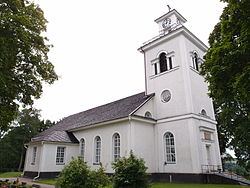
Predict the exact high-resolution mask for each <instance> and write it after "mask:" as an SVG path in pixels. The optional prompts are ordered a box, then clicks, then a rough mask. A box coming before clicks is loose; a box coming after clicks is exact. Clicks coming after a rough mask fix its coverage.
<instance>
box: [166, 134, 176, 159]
mask: <svg viewBox="0 0 250 188" xmlns="http://www.w3.org/2000/svg"><path fill="white" fill-rule="evenodd" d="M167 136H169V137H167ZM171 136H172V137H171ZM163 140H164V150H165V152H164V159H165V164H176V161H177V159H176V148H175V137H174V134H173V133H171V132H166V133H165V134H164V136H163ZM168 143H169V144H168ZM172 151H174V152H172ZM173 159H174V160H173Z"/></svg>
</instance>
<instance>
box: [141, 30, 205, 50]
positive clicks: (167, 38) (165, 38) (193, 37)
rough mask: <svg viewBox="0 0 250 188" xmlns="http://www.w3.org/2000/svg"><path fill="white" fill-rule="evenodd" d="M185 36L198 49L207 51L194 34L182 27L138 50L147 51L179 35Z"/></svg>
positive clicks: (160, 36)
mask: <svg viewBox="0 0 250 188" xmlns="http://www.w3.org/2000/svg"><path fill="white" fill-rule="evenodd" d="M180 34H183V35H185V36H186V38H188V39H189V40H190V41H192V42H194V43H195V44H196V45H197V47H199V48H201V50H203V51H207V50H208V47H207V46H206V45H205V44H204V43H203V42H202V41H201V40H200V39H198V38H197V37H196V36H195V35H194V34H193V33H192V32H190V31H189V30H188V29H187V28H186V27H185V26H181V27H180V28H178V29H176V30H173V31H171V32H170V33H167V34H165V35H158V36H156V37H154V38H152V39H151V40H149V41H147V42H146V43H145V44H143V45H142V46H141V47H140V48H139V49H138V50H139V51H142V50H143V51H146V50H149V49H151V48H153V47H154V46H156V45H158V44H159V43H163V42H166V41H167V40H170V39H172V38H174V37H176V36H177V35H180Z"/></svg>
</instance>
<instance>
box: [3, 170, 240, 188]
mask: <svg viewBox="0 0 250 188" xmlns="http://www.w3.org/2000/svg"><path fill="white" fill-rule="evenodd" d="M21 174H22V172H5V173H0V178H13V177H20V176H21ZM36 182H37V183H43V184H49V185H55V183H56V180H55V179H52V180H37V181H36ZM243 187H245V186H240V185H216V184H179V183H152V184H151V188H243ZM107 188H112V185H110V186H108V187H107Z"/></svg>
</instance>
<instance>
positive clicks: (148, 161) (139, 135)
mask: <svg viewBox="0 0 250 188" xmlns="http://www.w3.org/2000/svg"><path fill="white" fill-rule="evenodd" d="M131 125H132V127H131V129H132V137H133V138H134V139H133V143H132V150H133V152H134V154H135V155H136V156H138V157H141V158H143V159H144V161H145V165H146V166H147V167H148V169H147V172H149V173H153V172H155V158H156V151H155V144H154V124H152V123H146V122H142V121H132V122H131Z"/></svg>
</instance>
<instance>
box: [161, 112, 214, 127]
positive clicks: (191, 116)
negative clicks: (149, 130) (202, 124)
mask: <svg viewBox="0 0 250 188" xmlns="http://www.w3.org/2000/svg"><path fill="white" fill-rule="evenodd" d="M189 118H194V119H197V120H203V121H206V122H209V123H212V124H214V125H216V124H217V121H215V120H213V119H208V118H205V117H202V116H200V115H197V114H193V113H189V114H183V115H178V116H172V117H166V118H162V119H159V120H157V123H165V122H170V121H178V120H182V119H189Z"/></svg>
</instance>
